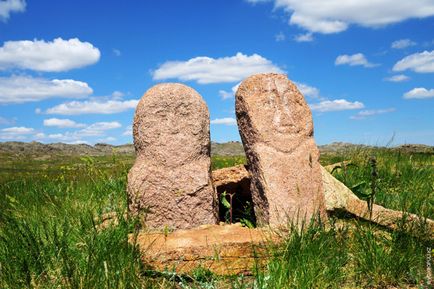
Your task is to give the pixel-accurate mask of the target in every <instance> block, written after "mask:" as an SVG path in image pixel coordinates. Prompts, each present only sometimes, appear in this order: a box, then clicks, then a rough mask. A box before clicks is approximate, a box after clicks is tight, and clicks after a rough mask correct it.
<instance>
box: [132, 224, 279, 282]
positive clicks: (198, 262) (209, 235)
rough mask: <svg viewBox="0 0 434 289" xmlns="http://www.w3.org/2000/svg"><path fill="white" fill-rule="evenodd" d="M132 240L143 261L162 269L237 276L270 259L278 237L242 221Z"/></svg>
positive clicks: (143, 234) (141, 234) (144, 235)
mask: <svg viewBox="0 0 434 289" xmlns="http://www.w3.org/2000/svg"><path fill="white" fill-rule="evenodd" d="M136 238H137V239H135V240H134V236H133V235H130V242H131V243H135V244H137V245H138V247H139V248H140V251H141V253H142V260H143V262H144V263H145V264H147V265H148V266H150V267H151V268H153V269H155V270H159V271H163V270H165V269H169V270H175V271H176V272H177V273H190V272H191V271H193V270H194V269H196V268H198V267H202V268H206V269H209V270H210V271H212V272H213V273H215V274H219V275H233V274H240V273H249V272H252V269H253V268H254V265H255V264H256V265H261V264H263V263H265V261H266V257H267V256H266V255H267V249H266V248H267V243H268V241H273V242H276V241H278V236H277V235H274V234H273V233H272V232H269V231H265V230H261V229H248V228H245V227H241V226H240V225H239V224H233V225H208V226H201V227H199V228H195V229H190V230H178V231H175V232H172V233H168V234H163V233H146V232H142V233H140V234H139V235H138V236H137V237H136Z"/></svg>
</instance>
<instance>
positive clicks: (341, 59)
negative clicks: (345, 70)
mask: <svg viewBox="0 0 434 289" xmlns="http://www.w3.org/2000/svg"><path fill="white" fill-rule="evenodd" d="M345 64H346V65H350V66H356V65H361V66H364V67H375V66H377V65H376V64H373V63H370V62H369V61H368V60H367V59H366V57H365V55H363V54H362V53H356V54H353V55H348V54H343V55H339V56H338V57H337V58H336V60H335V65H345Z"/></svg>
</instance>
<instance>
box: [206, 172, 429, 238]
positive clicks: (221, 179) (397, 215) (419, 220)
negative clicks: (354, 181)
mask: <svg viewBox="0 0 434 289" xmlns="http://www.w3.org/2000/svg"><path fill="white" fill-rule="evenodd" d="M337 165H338V164H334V165H330V166H326V167H322V166H321V175H322V181H323V188H324V197H325V206H326V209H327V211H328V212H331V213H332V212H336V211H341V212H347V213H350V214H351V215H353V216H355V217H357V218H360V219H363V220H366V221H370V222H373V223H376V224H378V225H380V226H383V227H387V228H390V229H397V228H398V227H399V226H400V224H401V223H402V221H403V220H404V221H406V223H407V226H411V227H413V228H416V229H418V228H420V227H421V226H424V227H425V229H426V231H427V232H428V237H430V238H434V220H431V219H426V218H423V217H420V216H418V215H415V214H409V213H404V212H401V211H396V210H391V209H387V208H385V207H383V206H380V205H377V204H374V205H373V208H372V216H370V214H369V210H368V206H367V203H366V202H365V201H363V200H360V199H359V198H358V197H357V196H356V195H355V194H354V193H353V192H352V191H351V190H350V189H349V188H347V187H346V186H345V185H344V184H343V183H341V182H340V181H339V180H338V179H336V178H335V177H334V176H333V175H332V174H330V173H329V172H328V169H333V168H334V167H335V166H337ZM234 172H236V173H234ZM212 174H213V178H214V176H215V177H216V179H215V187H216V189H217V190H219V189H220V188H224V187H226V186H228V185H230V186H233V187H236V186H237V185H241V184H242V183H245V182H246V181H248V180H250V175H249V172H248V171H247V169H246V168H245V167H244V166H236V167H231V168H224V169H220V170H216V171H213V173H212ZM245 193H247V192H245Z"/></svg>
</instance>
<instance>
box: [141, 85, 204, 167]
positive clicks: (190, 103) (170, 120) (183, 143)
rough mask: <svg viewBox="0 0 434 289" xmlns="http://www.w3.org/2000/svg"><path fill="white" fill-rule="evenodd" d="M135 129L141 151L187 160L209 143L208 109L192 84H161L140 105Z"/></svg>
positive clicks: (164, 159)
mask: <svg viewBox="0 0 434 289" xmlns="http://www.w3.org/2000/svg"><path fill="white" fill-rule="evenodd" d="M133 133H134V144H135V146H136V149H137V152H138V154H139V155H142V156H144V155H146V156H149V157H152V158H155V159H158V161H161V162H170V163H177V162H183V161H185V160H186V159H188V158H189V157H190V156H192V155H195V154H197V152H198V151H201V150H204V149H206V148H207V146H208V143H209V114H208V109H207V108H206V105H205V103H204V102H203V100H202V99H201V97H200V95H199V94H197V93H196V92H195V91H194V90H193V89H191V88H188V87H186V86H184V85H181V84H161V85H157V86H155V87H153V88H152V89H150V90H149V91H148V92H147V93H146V94H145V95H144V96H143V97H142V99H141V100H140V102H139V104H138V106H137V110H136V114H135V117H134V127H133Z"/></svg>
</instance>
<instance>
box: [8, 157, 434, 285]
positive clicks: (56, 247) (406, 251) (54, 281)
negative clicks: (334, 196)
mask: <svg viewBox="0 0 434 289" xmlns="http://www.w3.org/2000/svg"><path fill="white" fill-rule="evenodd" d="M371 155H372V151H369V152H367V151H357V152H352V153H349V154H346V155H338V156H334V157H333V158H334V159H333V160H336V159H338V160H347V159H350V160H351V161H352V162H354V163H355V164H356V166H352V167H347V168H346V169H345V170H340V171H338V172H337V173H336V174H335V175H336V176H337V177H338V178H339V179H340V180H342V181H343V182H344V183H346V184H347V185H348V186H352V185H354V184H357V183H358V182H360V181H364V180H365V181H368V182H369V179H370V173H371V171H370V167H369V164H368V163H367V161H368V160H369V157H370V156H371ZM375 156H376V159H377V168H378V182H377V186H378V187H377V193H376V202H377V203H380V204H382V205H384V206H386V207H389V208H394V209H404V210H406V211H408V212H412V213H418V214H421V215H424V216H426V217H430V218H432V217H433V215H434V212H433V210H434V206H433V197H434V196H433V193H432V191H433V190H432V188H433V187H432V186H433V177H434V173H433V168H432V164H433V156H430V155H413V156H412V155H409V154H399V153H396V152H389V151H377V152H375ZM329 160H331V158H330V159H329ZM61 161H62V163H61V164H54V165H55V166H56V167H57V168H58V169H57V170H56V171H53V170H52V169H50V168H47V171H45V170H40V169H41V167H38V166H36V165H35V163H33V162H31V161H29V163H28V164H27V166H25V162H24V161H23V162H22V163H21V165H22V166H23V167H20V169H22V170H23V171H25V173H23V174H21V173H19V174H12V173H10V172H11V171H6V172H5V171H2V172H1V173H2V176H3V177H4V178H3V179H2V181H1V182H0V288H340V287H342V288H381V287H385V286H386V285H393V286H395V287H398V288H405V286H406V285H409V284H410V285H412V286H418V285H419V286H423V284H426V283H424V282H425V281H424V278H425V276H426V275H427V274H426V250H427V249H426V248H427V247H429V246H430V245H431V242H432V240H429V239H427V238H426V235H424V232H423V231H422V230H420V231H417V230H415V229H414V228H408V227H407V226H406V225H405V222H404V221H405V220H403V223H402V225H401V226H400V227H399V229H398V230H396V231H393V232H392V231H388V230H384V229H382V228H379V227H376V226H373V225H370V224H367V223H363V222H360V221H357V220H351V221H348V220H345V221H343V220H342V219H341V218H335V217H333V218H332V224H331V228H329V227H325V226H323V225H321V224H318V223H312V224H310V225H309V226H306V228H305V229H304V230H301V231H300V230H295V229H294V228H291V227H290V230H289V231H288V232H287V233H285V234H284V235H282V237H283V242H282V243H279V244H275V245H273V246H272V247H271V249H270V251H269V256H270V257H269V260H268V261H267V262H266V264H265V267H260V266H257V267H256V268H252V269H253V276H232V277H219V276H215V275H213V274H210V273H209V271H207V270H206V268H205V269H201V268H198V270H196V271H195V272H193V273H191V274H190V275H189V276H179V275H177V274H175V273H173V272H153V271H152V270H151V271H149V268H145V267H144V265H143V263H142V261H141V256H140V254H139V252H138V249H137V248H136V247H135V246H134V245H131V244H130V243H129V242H128V234H134V233H135V230H136V229H135V228H136V221H135V220H134V219H126V218H124V213H125V211H126V207H127V202H126V193H125V187H126V174H127V171H128V169H129V167H130V165H131V164H132V162H130V161H129V160H127V161H125V159H116V158H107V157H105V158H101V159H99V158H94V159H89V158H83V159H74V160H68V159H66V160H61ZM213 161H214V167H215V168H217V167H224V166H230V165H233V164H240V163H243V162H244V161H245V159H244V158H238V157H235V158H233V159H231V158H229V157H223V158H219V157H217V158H213ZM50 164H51V163H50ZM40 165H41V166H44V165H45V164H40ZM37 170H40V171H38V172H37V173H31V172H32V171H37ZM113 212H115V216H116V217H115V218H116V220H117V224H115V223H113V224H112V225H108V227H107V228H105V229H104V230H102V229H101V227H100V223H101V216H102V215H104V214H105V213H113ZM415 232H416V233H417V232H419V234H416V235H415Z"/></svg>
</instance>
